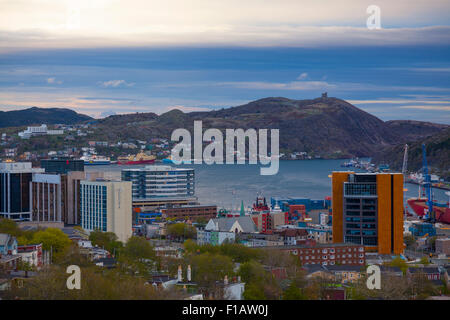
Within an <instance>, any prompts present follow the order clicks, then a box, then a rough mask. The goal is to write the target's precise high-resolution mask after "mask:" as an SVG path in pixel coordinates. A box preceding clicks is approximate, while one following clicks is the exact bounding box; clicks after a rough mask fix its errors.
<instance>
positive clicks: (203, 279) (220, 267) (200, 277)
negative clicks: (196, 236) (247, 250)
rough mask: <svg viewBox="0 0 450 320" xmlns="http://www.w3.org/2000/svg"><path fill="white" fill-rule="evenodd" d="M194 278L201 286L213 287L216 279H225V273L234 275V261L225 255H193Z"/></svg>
mask: <svg viewBox="0 0 450 320" xmlns="http://www.w3.org/2000/svg"><path fill="white" fill-rule="evenodd" d="M189 262H190V264H191V268H192V279H193V280H194V281H196V282H197V283H198V284H199V285H200V286H206V287H213V286H214V285H215V283H216V281H223V279H224V277H225V275H227V276H232V275H233V274H234V272H233V261H232V260H231V259H230V258H229V257H227V256H224V255H220V254H211V253H202V254H198V255H194V256H191V257H190V258H189Z"/></svg>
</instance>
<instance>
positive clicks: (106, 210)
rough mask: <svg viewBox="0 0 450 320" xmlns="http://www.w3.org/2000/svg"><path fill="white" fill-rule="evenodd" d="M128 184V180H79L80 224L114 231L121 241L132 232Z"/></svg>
mask: <svg viewBox="0 0 450 320" xmlns="http://www.w3.org/2000/svg"><path fill="white" fill-rule="evenodd" d="M131 186H132V183H131V182H128V181H107V180H100V179H98V180H96V181H81V183H80V187H81V188H80V193H81V226H82V227H83V229H85V230H87V231H94V230H100V231H103V232H114V233H115V234H116V235H117V237H118V238H119V240H120V241H123V242H125V241H127V240H128V238H130V237H131V235H132V202H131Z"/></svg>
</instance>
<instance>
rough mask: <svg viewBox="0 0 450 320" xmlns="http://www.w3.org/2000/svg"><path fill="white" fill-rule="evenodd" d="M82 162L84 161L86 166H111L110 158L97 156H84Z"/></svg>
mask: <svg viewBox="0 0 450 320" xmlns="http://www.w3.org/2000/svg"><path fill="white" fill-rule="evenodd" d="M80 160H83V161H84V165H85V166H107V165H110V164H111V159H110V158H109V157H103V156H96V155H84V156H82V157H81V158H80Z"/></svg>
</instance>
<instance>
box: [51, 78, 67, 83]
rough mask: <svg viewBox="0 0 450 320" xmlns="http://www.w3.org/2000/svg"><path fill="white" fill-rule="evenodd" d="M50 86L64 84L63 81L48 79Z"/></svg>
mask: <svg viewBox="0 0 450 320" xmlns="http://www.w3.org/2000/svg"><path fill="white" fill-rule="evenodd" d="M47 83H48V84H62V83H63V82H62V81H61V80H56V78H47Z"/></svg>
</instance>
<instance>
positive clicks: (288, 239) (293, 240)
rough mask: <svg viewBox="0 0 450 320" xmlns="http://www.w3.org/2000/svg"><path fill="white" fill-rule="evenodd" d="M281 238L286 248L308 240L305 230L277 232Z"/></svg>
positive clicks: (291, 229) (290, 229)
mask: <svg viewBox="0 0 450 320" xmlns="http://www.w3.org/2000/svg"><path fill="white" fill-rule="evenodd" d="M277 234H278V235H280V237H282V238H283V241H284V244H285V245H287V246H295V245H296V244H297V241H299V240H306V239H307V238H308V231H306V230H305V229H293V228H289V229H283V230H281V231H280V232H277Z"/></svg>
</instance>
